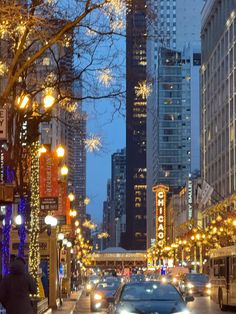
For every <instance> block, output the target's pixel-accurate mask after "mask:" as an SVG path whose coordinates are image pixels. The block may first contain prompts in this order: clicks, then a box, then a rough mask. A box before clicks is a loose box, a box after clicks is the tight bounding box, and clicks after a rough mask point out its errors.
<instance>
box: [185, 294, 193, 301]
mask: <svg viewBox="0 0 236 314" xmlns="http://www.w3.org/2000/svg"><path fill="white" fill-rule="evenodd" d="M193 301H194V297H193V296H192V295H187V296H186V297H185V302H186V303H189V302H193Z"/></svg>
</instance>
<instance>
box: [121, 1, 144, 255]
mask: <svg viewBox="0 0 236 314" xmlns="http://www.w3.org/2000/svg"><path fill="white" fill-rule="evenodd" d="M126 31H127V39H126V89H127V93H126V156H127V157H126V158H127V159H126V160H127V161H126V167H127V168H126V195H127V196H126V237H124V241H123V243H122V245H123V247H125V248H126V249H145V248H146V171H147V169H146V97H145V95H143V93H142V92H139V90H138V89H137V87H138V86H139V84H142V83H143V84H145V81H146V0H131V1H129V10H128V13H127V25H126Z"/></svg>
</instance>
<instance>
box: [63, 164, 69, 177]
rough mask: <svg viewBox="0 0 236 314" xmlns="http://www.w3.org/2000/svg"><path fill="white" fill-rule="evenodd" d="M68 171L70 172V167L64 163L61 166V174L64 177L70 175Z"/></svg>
mask: <svg viewBox="0 0 236 314" xmlns="http://www.w3.org/2000/svg"><path fill="white" fill-rule="evenodd" d="M68 172H69V169H68V167H67V166H66V165H63V166H62V167H61V175H62V176H63V177H65V176H67V175H68Z"/></svg>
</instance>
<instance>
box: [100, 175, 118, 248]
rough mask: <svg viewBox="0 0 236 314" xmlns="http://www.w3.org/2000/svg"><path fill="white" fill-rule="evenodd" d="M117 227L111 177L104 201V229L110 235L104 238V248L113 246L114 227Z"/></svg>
mask: <svg viewBox="0 0 236 314" xmlns="http://www.w3.org/2000/svg"><path fill="white" fill-rule="evenodd" d="M114 228H115V218H114V217H113V216H112V201H111V179H109V180H108V181H107V198H106V200H105V201H104V202H103V222H102V230H103V231H104V232H107V233H108V235H109V237H108V238H106V239H103V248H107V247H110V246H111V235H112V234H113V231H112V229H114Z"/></svg>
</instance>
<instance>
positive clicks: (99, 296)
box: [94, 293, 102, 301]
mask: <svg viewBox="0 0 236 314" xmlns="http://www.w3.org/2000/svg"><path fill="white" fill-rule="evenodd" d="M94 300H96V301H101V300H102V296H101V294H98V293H95V294H94Z"/></svg>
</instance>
